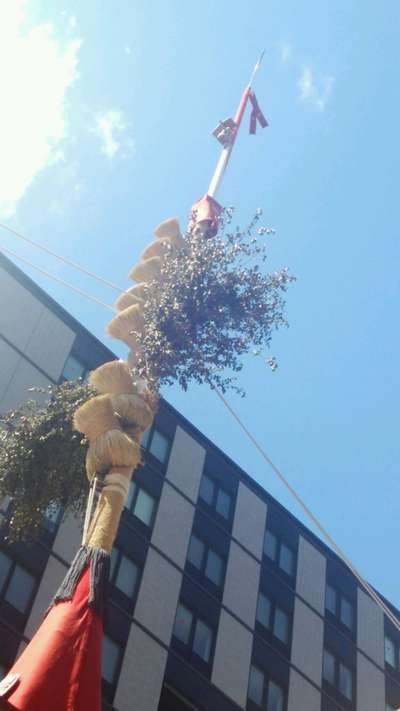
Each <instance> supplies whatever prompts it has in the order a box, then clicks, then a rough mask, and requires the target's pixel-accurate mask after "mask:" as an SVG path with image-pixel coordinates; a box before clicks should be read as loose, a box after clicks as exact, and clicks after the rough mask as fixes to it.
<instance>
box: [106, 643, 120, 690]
mask: <svg viewBox="0 0 400 711" xmlns="http://www.w3.org/2000/svg"><path fill="white" fill-rule="evenodd" d="M121 655H122V650H121V647H120V645H119V644H117V643H116V642H114V640H113V639H111V637H108V635H104V637H103V646H102V659H101V675H102V677H103V679H104V681H107V682H108V683H109V684H115V682H116V681H117V676H118V668H119V664H120V660H121Z"/></svg>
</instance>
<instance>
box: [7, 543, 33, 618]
mask: <svg viewBox="0 0 400 711" xmlns="http://www.w3.org/2000/svg"><path fill="white" fill-rule="evenodd" d="M1 552H2V553H3V555H5V556H6V557H7V558H9V560H10V561H11V565H10V569H9V571H8V573H7V575H6V577H5V578H4V582H3V585H2V586H1V589H0V617H1V616H2V613H3V611H5V610H7V611H8V610H10V611H12V616H13V621H12V622H13V626H15V627H16V629H21V630H22V629H23V628H24V627H25V624H26V621H27V619H28V617H29V615H30V611H31V609H32V605H33V601H34V599H35V597H36V593H37V590H38V587H39V580H38V577H37V575H35V573H33V572H32V571H31V570H30V569H29V568H27V567H26V565H24V564H23V563H20V561H19V560H18V559H16V558H14V557H13V556H12V555H10V554H9V553H8V552H7V551H5V550H4V549H1ZM17 567H18V568H21V569H22V570H23V571H24V572H25V573H27V574H28V575H30V576H31V577H32V578H33V587H32V591H31V594H30V596H29V599H28V602H27V605H26V608H25V610H24V611H23V612H22V611H21V610H19V609H18V608H17V607H15V606H14V605H13V604H12V602H10V601H9V600H6V598H5V595H6V594H7V590H8V588H9V585H10V583H11V580H12V577H13V575H14V573H15V570H16V568H17Z"/></svg>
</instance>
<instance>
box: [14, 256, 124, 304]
mask: <svg viewBox="0 0 400 711" xmlns="http://www.w3.org/2000/svg"><path fill="white" fill-rule="evenodd" d="M0 250H1V251H2V252H5V253H6V254H11V256H12V257H14V258H15V259H19V260H20V261H21V262H23V263H24V264H27V265H28V266H29V267H32V269H36V271H38V272H40V273H41V274H44V275H45V276H47V277H49V279H53V281H56V282H58V284H62V285H63V286H66V287H68V289H71V290H72V291H75V293H77V294H79V296H84V297H85V299H90V301H94V303H95V304H98V305H99V306H103V307H104V308H105V309H108V310H109V311H112V312H113V313H116V311H117V309H115V308H114V307H113V306H110V305H109V304H106V303H105V302H104V301H101V300H100V299H97V298H96V297H95V296H91V294H88V293H87V292H86V291H82V289H79V288H78V287H77V286H73V285H72V284H69V283H68V282H67V281H64V279H61V278H60V277H57V276H55V274H50V272H48V271H46V269H42V267H37V266H36V264H33V263H32V262H30V261H29V259H25V257H21V256H20V255H19V254H16V253H15V252H13V251H12V250H11V249H8V248H6V247H2V246H0Z"/></svg>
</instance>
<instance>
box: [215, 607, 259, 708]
mask: <svg viewBox="0 0 400 711" xmlns="http://www.w3.org/2000/svg"><path fill="white" fill-rule="evenodd" d="M252 644H253V636H252V634H251V633H250V632H249V631H248V630H247V629H246V628H245V627H243V625H241V624H240V622H237V620H235V619H234V618H233V617H232V615H229V613H228V612H226V611H225V610H221V617H220V621H219V628H218V636H217V643H216V647H215V656H214V665H213V672H212V678H211V681H212V682H213V684H215V685H216V686H218V688H219V689H221V691H223V692H224V693H225V694H226V695H227V696H229V697H230V698H231V699H233V701H235V702H236V703H237V704H238V705H239V706H240V707H241V708H245V707H246V697H247V687H248V683H249V670H250V660H251V650H252Z"/></svg>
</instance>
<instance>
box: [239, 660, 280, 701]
mask: <svg viewBox="0 0 400 711" xmlns="http://www.w3.org/2000/svg"><path fill="white" fill-rule="evenodd" d="M253 668H254V669H256V670H257V671H258V672H259V673H260V674H262V676H263V677H264V681H263V694H262V699H261V704H258V703H257V702H256V701H253V699H250V698H249V690H250V677H251V671H252V669H253ZM271 682H272V683H273V684H275V686H278V687H279V688H280V689H281V691H282V693H283V711H286V710H287V703H288V693H287V688H285V686H284V685H283V684H282V683H281V682H280V681H278V680H277V679H275V677H274V676H273V675H272V674H270V673H269V672H267V671H266V670H265V669H262V668H261V667H260V666H259V665H258V664H256V663H254V662H251V664H250V668H249V681H248V685H247V697H246V698H247V703H246V710H247V711H259V709H263V710H264V709H266V711H268V706H267V702H268V694H269V685H270V683H271Z"/></svg>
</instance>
